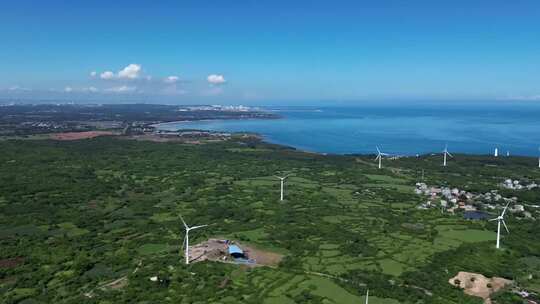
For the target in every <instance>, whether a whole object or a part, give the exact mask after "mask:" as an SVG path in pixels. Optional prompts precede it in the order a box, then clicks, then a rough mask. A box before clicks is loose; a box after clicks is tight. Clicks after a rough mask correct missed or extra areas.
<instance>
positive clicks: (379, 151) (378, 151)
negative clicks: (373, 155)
mask: <svg viewBox="0 0 540 304" xmlns="http://www.w3.org/2000/svg"><path fill="white" fill-rule="evenodd" d="M375 148H377V153H379V154H381V150H379V147H377V146H375Z"/></svg>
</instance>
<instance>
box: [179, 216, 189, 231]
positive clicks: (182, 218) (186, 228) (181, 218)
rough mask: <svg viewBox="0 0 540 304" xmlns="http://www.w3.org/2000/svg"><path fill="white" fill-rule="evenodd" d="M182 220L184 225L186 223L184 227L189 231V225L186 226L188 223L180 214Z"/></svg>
mask: <svg viewBox="0 0 540 304" xmlns="http://www.w3.org/2000/svg"><path fill="white" fill-rule="evenodd" d="M180 219H181V220H182V223H184V227H186V229H189V227H188V225H187V224H186V221H184V218H183V217H182V215H181V214H180Z"/></svg>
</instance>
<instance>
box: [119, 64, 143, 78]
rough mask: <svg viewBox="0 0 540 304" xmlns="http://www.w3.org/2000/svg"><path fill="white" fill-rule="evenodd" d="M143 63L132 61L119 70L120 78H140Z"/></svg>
mask: <svg viewBox="0 0 540 304" xmlns="http://www.w3.org/2000/svg"><path fill="white" fill-rule="evenodd" d="M141 70H142V68H141V65H140V64H135V63H132V64H130V65H128V66H127V67H125V68H123V69H122V70H120V71H119V72H118V78H120V79H136V78H139V76H140V73H141Z"/></svg>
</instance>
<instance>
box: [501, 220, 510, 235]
mask: <svg viewBox="0 0 540 304" xmlns="http://www.w3.org/2000/svg"><path fill="white" fill-rule="evenodd" d="M501 222H502V223H503V225H504V229H506V232H507V233H508V234H510V230H508V227H507V226H506V223H505V222H504V220H502V221H501Z"/></svg>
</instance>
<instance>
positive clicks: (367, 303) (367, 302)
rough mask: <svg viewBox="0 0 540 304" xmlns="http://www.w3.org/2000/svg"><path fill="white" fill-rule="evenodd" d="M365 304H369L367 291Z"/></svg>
mask: <svg viewBox="0 0 540 304" xmlns="http://www.w3.org/2000/svg"><path fill="white" fill-rule="evenodd" d="M366 304H369V289H368V290H367V291H366Z"/></svg>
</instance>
